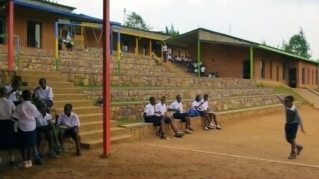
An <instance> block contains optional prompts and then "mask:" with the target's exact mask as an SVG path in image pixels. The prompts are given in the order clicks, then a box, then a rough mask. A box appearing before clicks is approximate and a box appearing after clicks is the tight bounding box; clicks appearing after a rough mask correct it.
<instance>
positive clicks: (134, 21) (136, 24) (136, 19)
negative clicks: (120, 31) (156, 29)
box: [123, 12, 152, 30]
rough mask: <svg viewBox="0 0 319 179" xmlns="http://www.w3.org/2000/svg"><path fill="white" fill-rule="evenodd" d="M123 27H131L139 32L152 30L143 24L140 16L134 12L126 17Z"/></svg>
mask: <svg viewBox="0 0 319 179" xmlns="http://www.w3.org/2000/svg"><path fill="white" fill-rule="evenodd" d="M123 26H126V27H131V28H135V29H140V30H151V29H152V28H151V27H150V26H149V25H147V24H146V23H145V22H144V19H143V18H142V16H140V15H138V14H137V13H135V12H132V13H131V14H129V15H127V17H126V20H125V22H124V24H123Z"/></svg>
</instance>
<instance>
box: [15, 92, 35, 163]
mask: <svg viewBox="0 0 319 179" xmlns="http://www.w3.org/2000/svg"><path fill="white" fill-rule="evenodd" d="M31 96H32V94H31V92H30V91H29V90H24V91H22V98H23V100H24V101H23V102H22V103H21V104H20V105H18V106H17V108H16V109H15V110H14V112H13V114H12V117H13V119H14V120H16V121H18V123H17V124H18V144H19V148H20V149H21V154H22V162H21V163H19V167H21V168H29V167H32V162H31V154H32V150H34V149H35V148H36V131H35V128H36V122H35V118H37V117H39V116H40V113H39V111H38V109H37V108H36V107H35V105H33V104H32V103H31Z"/></svg>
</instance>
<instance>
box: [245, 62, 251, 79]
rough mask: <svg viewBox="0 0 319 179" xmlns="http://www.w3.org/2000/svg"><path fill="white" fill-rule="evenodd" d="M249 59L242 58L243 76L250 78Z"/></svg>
mask: <svg viewBox="0 0 319 179" xmlns="http://www.w3.org/2000/svg"><path fill="white" fill-rule="evenodd" d="M250 70H251V69H250V60H243V78H244V79H250Z"/></svg>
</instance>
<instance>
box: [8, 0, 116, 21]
mask: <svg viewBox="0 0 319 179" xmlns="http://www.w3.org/2000/svg"><path fill="white" fill-rule="evenodd" d="M12 1H13V3H14V4H16V5H19V6H24V7H29V8H33V9H39V10H43V11H47V12H52V13H56V14H60V15H64V16H66V17H70V18H72V17H73V18H77V19H83V20H85V21H88V22H92V23H102V22H103V19H99V18H95V17H91V16H87V15H84V14H75V13H72V12H65V11H60V10H57V9H51V8H48V7H43V6H38V5H34V4H29V3H25V2H21V1H16V0H12ZM110 24H111V25H118V26H120V25H121V23H119V22H112V21H110Z"/></svg>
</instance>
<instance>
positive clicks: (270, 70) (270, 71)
mask: <svg viewBox="0 0 319 179" xmlns="http://www.w3.org/2000/svg"><path fill="white" fill-rule="evenodd" d="M269 73H270V79H272V61H270V68H269Z"/></svg>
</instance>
